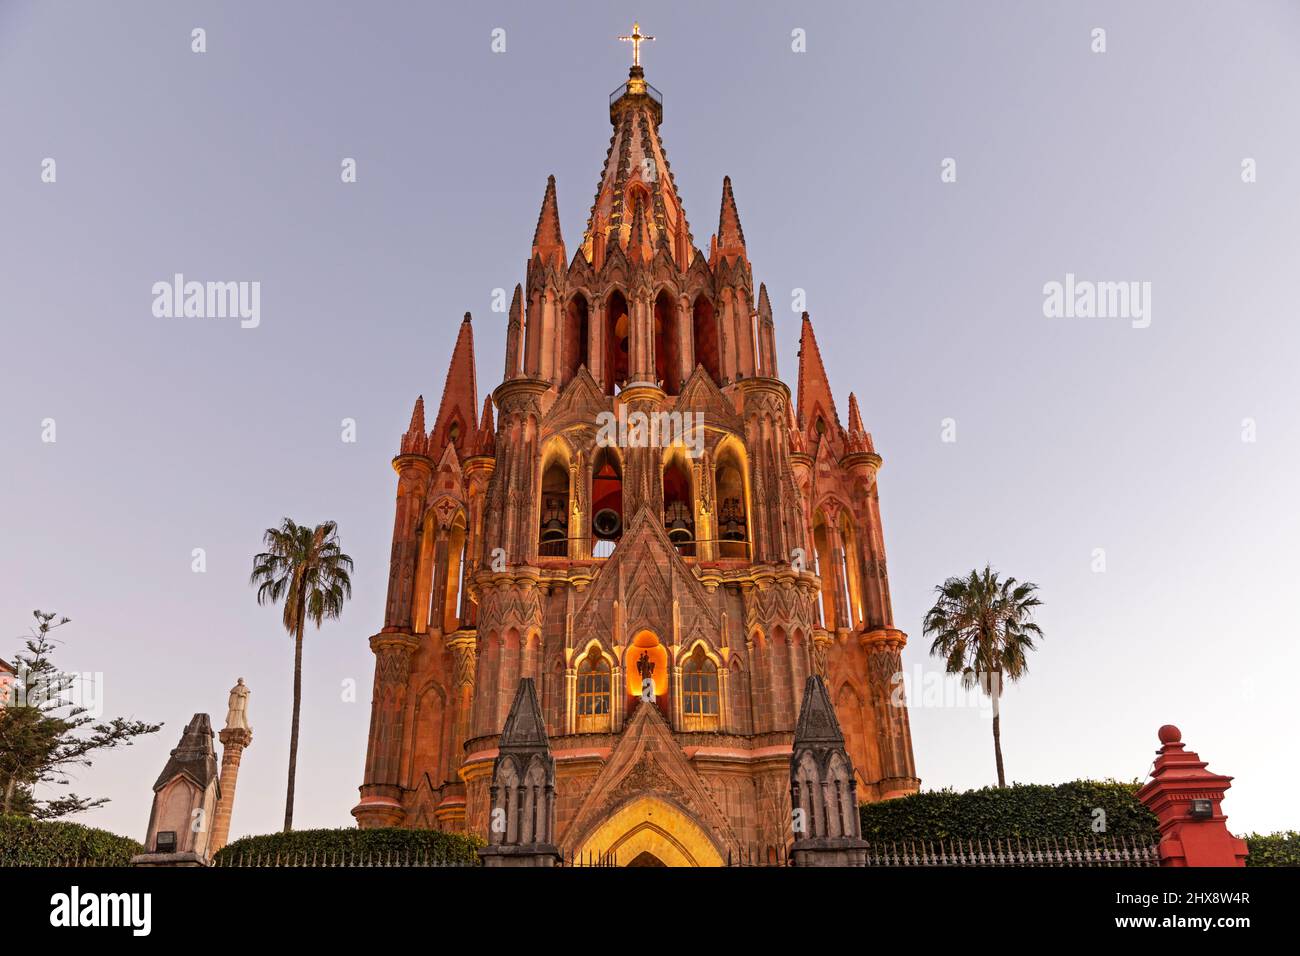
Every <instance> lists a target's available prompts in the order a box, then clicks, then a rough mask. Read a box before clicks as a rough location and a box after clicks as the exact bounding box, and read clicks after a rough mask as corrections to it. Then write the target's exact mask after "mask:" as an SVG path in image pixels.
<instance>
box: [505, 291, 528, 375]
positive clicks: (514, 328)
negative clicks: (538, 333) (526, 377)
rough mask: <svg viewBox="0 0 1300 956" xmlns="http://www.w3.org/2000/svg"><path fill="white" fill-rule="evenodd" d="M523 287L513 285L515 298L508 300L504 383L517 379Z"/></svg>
mask: <svg viewBox="0 0 1300 956" xmlns="http://www.w3.org/2000/svg"><path fill="white" fill-rule="evenodd" d="M523 302H524V287H523V286H522V285H519V284H516V285H515V296H514V298H513V299H511V300H510V319H509V321H508V322H507V323H506V374H505V381H509V380H510V379H512V378H518V377H519V357H520V354H521V353H522V352H523V341H524V306H523Z"/></svg>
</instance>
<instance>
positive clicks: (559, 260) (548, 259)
mask: <svg viewBox="0 0 1300 956" xmlns="http://www.w3.org/2000/svg"><path fill="white" fill-rule="evenodd" d="M538 256H540V257H541V259H542V264H543V265H554V266H555V267H556V268H557V269H561V270H563V269H564V267H565V265H566V263H567V262H568V258H567V256H566V255H565V252H564V236H563V235H562V234H561V232H560V207H559V203H558V202H557V201H556V198H555V177H554V176H548V177H547V178H546V194H545V195H544V196H543V197H542V211H541V212H540V213H539V214H538V216H537V229H536V230H535V231H534V232H533V251H532V253H531V255H530V256H529V258H530V259H536V258H537V257H538Z"/></svg>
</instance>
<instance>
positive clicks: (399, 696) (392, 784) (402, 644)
mask: <svg viewBox="0 0 1300 956" xmlns="http://www.w3.org/2000/svg"><path fill="white" fill-rule="evenodd" d="M418 646H419V640H418V639H417V638H415V637H413V636H412V635H410V634H392V633H388V634H385V633H379V634H376V635H375V636H374V637H372V638H371V639H370V649H371V650H372V651H374V652H375V684H374V696H373V700H372V701H371V705H370V708H371V712H370V744H369V747H368V748H367V752H366V776H365V783H363V784H362V785H361V802H360V803H358V804H357V805H356V806H355V807H353V808H352V815H353V816H354V817H356V818H357V822H358V823H359V824H360V825H361V827H362V828H368V827H384V826H400V825H401V824H402V822H403V820H404V819H405V817H406V812H405V809H404V808H403V807H402V802H401V796H402V780H401V758H402V717H403V713H404V711H405V704H406V690H407V687H406V685H407V683H408V681H409V679H410V675H411V655H412V654H414V653H415V650H416V648H417V647H418Z"/></svg>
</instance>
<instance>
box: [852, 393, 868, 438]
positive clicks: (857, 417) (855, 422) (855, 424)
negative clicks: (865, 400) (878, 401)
mask: <svg viewBox="0 0 1300 956" xmlns="http://www.w3.org/2000/svg"><path fill="white" fill-rule="evenodd" d="M849 431H851V432H863V431H866V429H865V428H863V427H862V412H861V411H859V410H858V396H857V395H855V394H854V393H853V392H849Z"/></svg>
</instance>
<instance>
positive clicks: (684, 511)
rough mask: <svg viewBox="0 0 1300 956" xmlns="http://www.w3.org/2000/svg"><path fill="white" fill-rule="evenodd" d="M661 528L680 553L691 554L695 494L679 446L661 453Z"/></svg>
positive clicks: (692, 555)
mask: <svg viewBox="0 0 1300 956" xmlns="http://www.w3.org/2000/svg"><path fill="white" fill-rule="evenodd" d="M663 481H664V531H666V532H667V534H668V540H669V541H671V542H672V543H673V546H674V547H676V548H677V553H678V554H680V555H682V556H683V557H695V495H694V493H693V489H692V487H691V469H690V466H689V465H687V463H686V461H685V454H684V452H683V450H682V449H681V448H676V447H674V448H671V449H669V451H668V453H667V454H666V455H665V457H664V474H663Z"/></svg>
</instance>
